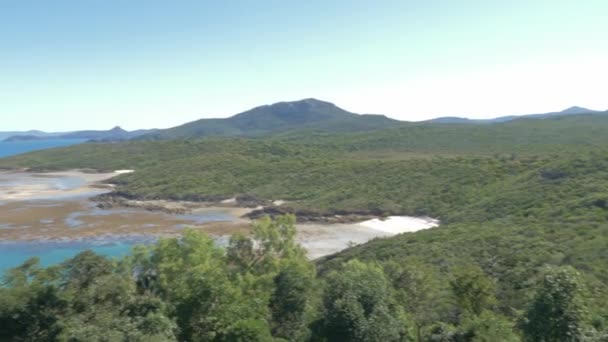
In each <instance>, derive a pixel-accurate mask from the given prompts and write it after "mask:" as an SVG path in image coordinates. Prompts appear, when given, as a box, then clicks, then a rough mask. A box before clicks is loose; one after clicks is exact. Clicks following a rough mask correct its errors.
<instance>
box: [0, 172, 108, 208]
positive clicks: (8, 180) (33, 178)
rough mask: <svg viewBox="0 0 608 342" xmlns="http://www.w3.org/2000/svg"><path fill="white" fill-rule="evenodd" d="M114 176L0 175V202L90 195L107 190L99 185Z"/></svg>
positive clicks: (67, 173)
mask: <svg viewBox="0 0 608 342" xmlns="http://www.w3.org/2000/svg"><path fill="white" fill-rule="evenodd" d="M117 175H118V174H117V173H114V172H112V173H85V172H80V171H64V172H48V173H29V172H0V201H23V200H30V199H45V198H66V197H74V196H87V195H88V196H93V195H97V194H101V193H104V192H107V191H108V190H109V189H110V188H111V187H110V186H109V185H105V184H103V183H102V182H103V181H106V180H108V179H110V178H112V177H115V176H117Z"/></svg>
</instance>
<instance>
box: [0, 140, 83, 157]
mask: <svg viewBox="0 0 608 342" xmlns="http://www.w3.org/2000/svg"><path fill="white" fill-rule="evenodd" d="M82 142H84V140H81V139H69V140H68V139H51V140H31V141H11V142H3V141H0V158H2V157H8V156H12V155H14V154H20V153H25V152H31V151H36V150H44V149H47V148H53V147H62V146H69V145H75V144H80V143H82Z"/></svg>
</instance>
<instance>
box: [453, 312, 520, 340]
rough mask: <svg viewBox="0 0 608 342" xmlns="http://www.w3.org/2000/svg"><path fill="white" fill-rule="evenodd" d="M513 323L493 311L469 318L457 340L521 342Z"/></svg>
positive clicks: (461, 328) (462, 326)
mask: <svg viewBox="0 0 608 342" xmlns="http://www.w3.org/2000/svg"><path fill="white" fill-rule="evenodd" d="M514 329H515V328H514V324H513V322H511V321H509V320H508V319H507V318H506V317H503V316H500V315H496V314H494V313H493V312H491V311H488V310H486V311H483V312H482V313H481V314H480V315H479V316H473V317H467V318H465V320H464V322H462V324H461V326H460V327H459V333H458V334H457V337H456V339H458V340H463V341H470V342H495V341H500V342H519V341H521V338H520V337H519V336H518V335H517V334H516V333H515V330H514Z"/></svg>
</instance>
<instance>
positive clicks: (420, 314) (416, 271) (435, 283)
mask: <svg viewBox="0 0 608 342" xmlns="http://www.w3.org/2000/svg"><path fill="white" fill-rule="evenodd" d="M384 270H385V272H386V274H387V276H388V277H389V279H390V280H391V283H392V285H393V288H394V289H395V290H396V299H397V303H399V304H400V305H401V306H403V308H404V309H405V311H406V312H407V313H408V314H409V316H410V317H411V318H412V323H413V324H414V327H415V329H416V340H417V341H419V342H420V341H422V340H423V332H422V329H423V328H424V327H426V326H428V325H430V324H432V323H434V322H435V321H436V320H437V319H438V316H439V315H438V310H441V308H440V306H441V297H442V289H441V287H440V283H439V280H438V275H437V271H436V269H434V268H432V267H431V266H428V265H427V264H424V263H423V262H421V261H419V260H416V259H408V261H407V263H399V262H396V261H391V262H388V263H386V264H385V265H384Z"/></svg>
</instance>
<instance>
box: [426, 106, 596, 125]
mask: <svg viewBox="0 0 608 342" xmlns="http://www.w3.org/2000/svg"><path fill="white" fill-rule="evenodd" d="M594 113H596V114H597V113H602V112H600V111H597V110H593V109H587V108H583V107H577V106H574V107H570V108H567V109H564V110H562V111H561V112H550V113H543V114H528V115H508V116H501V117H497V118H494V119H467V118H460V117H451V116H446V117H441V118H436V119H431V120H428V121H426V122H432V123H450V124H455V123H456V124H491V123H500V122H507V121H512V120H515V119H524V118H527V119H531V118H533V119H545V118H550V117H557V116H564V115H578V114H594Z"/></svg>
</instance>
